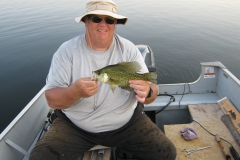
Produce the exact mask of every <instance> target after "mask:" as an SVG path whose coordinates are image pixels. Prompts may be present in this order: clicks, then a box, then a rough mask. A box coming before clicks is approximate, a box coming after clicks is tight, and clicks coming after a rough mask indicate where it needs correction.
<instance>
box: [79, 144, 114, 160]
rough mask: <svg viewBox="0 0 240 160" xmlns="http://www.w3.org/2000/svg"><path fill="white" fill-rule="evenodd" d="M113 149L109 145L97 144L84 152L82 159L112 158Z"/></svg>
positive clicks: (106, 159)
mask: <svg viewBox="0 0 240 160" xmlns="http://www.w3.org/2000/svg"><path fill="white" fill-rule="evenodd" d="M111 150H112V149H111V148H109V147H106V146H101V145H96V146H94V147H93V148H91V149H90V150H89V151H87V152H85V153H84V157H83V159H82V160H110V158H111Z"/></svg>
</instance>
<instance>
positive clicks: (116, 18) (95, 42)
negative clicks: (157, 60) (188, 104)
mask: <svg viewBox="0 0 240 160" xmlns="http://www.w3.org/2000/svg"><path fill="white" fill-rule="evenodd" d="M86 9H87V11H86V14H85V15H83V16H82V17H78V18H76V19H75V20H76V21H77V22H81V21H83V22H84V23H85V27H86V33H85V34H84V35H81V36H77V37H75V38H73V39H71V40H69V41H67V42H65V43H64V44H62V45H61V47H60V48H59V49H58V50H57V52H56V53H55V54H54V56H53V59H52V63H51V68H50V71H49V74H48V77H47V80H46V92H45V95H46V99H47V102H48V104H49V106H50V107H52V108H54V109H56V110H55V111H56V115H57V118H56V119H55V120H54V122H53V124H52V125H51V127H50V129H49V131H47V132H46V134H45V135H44V136H43V138H42V139H41V140H40V141H39V142H38V143H37V144H36V146H35V148H34V149H33V151H32V153H31V155H30V159H31V160H35V159H44V160H47V159H49V160H54V159H66V160H69V159H81V157H82V156H83V153H84V152H85V151H87V150H89V149H90V148H92V147H93V146H95V145H97V144H100V145H104V146H109V147H118V150H120V151H124V152H126V153H131V154H132V155H133V156H134V157H135V158H137V159H141V160H159V159H169V160H170V159H171V160H173V159H175V156H176V150H175V147H174V145H173V144H172V143H171V142H170V140H169V139H168V138H167V137H166V136H165V135H164V134H163V133H162V132H161V131H160V129H159V128H158V127H157V126H156V125H155V124H154V123H152V122H151V120H150V119H149V118H148V117H147V116H146V115H145V114H144V112H143V104H148V103H151V102H153V101H154V100H155V98H156V96H157V94H158V88H157V86H156V85H155V84H153V83H149V82H148V81H141V80H131V81H130V82H129V83H130V87H131V88H133V89H134V92H129V91H126V90H123V89H121V88H116V89H115V91H114V93H112V91H111V90H110V87H109V86H108V85H106V84H103V83H99V82H97V81H92V80H91V78H90V77H91V74H92V71H94V70H98V69H100V68H102V67H105V66H107V65H110V64H116V63H119V62H123V61H124V62H129V61H138V62H139V64H140V65H141V66H142V69H141V72H142V73H145V72H148V70H147V67H146V65H145V63H144V60H143V58H142V56H141V53H140V52H139V50H138V49H137V48H136V46H135V45H134V44H132V43H131V42H130V41H128V40H126V39H124V38H122V37H120V36H119V35H117V34H115V33H114V32H115V26H116V24H125V23H126V22H127V17H124V16H121V15H118V14H116V11H117V6H116V4H115V3H114V2H113V1H111V0H92V1H89V2H88V3H87V5H86Z"/></svg>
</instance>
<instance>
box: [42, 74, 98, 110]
mask: <svg viewBox="0 0 240 160" xmlns="http://www.w3.org/2000/svg"><path fill="white" fill-rule="evenodd" d="M97 91H98V84H97V81H92V80H91V78H80V79H78V80H77V81H75V82H74V83H73V84H72V85H71V86H69V87H66V88H52V89H49V90H46V91H45V96H46V99H47V102H48V105H49V106H50V107H52V108H54V109H66V108H69V107H70V106H71V105H73V104H74V103H75V102H77V101H78V100H79V99H80V98H86V97H90V96H92V95H94V94H96V93H97Z"/></svg>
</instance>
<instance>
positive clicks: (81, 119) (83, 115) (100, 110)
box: [46, 34, 148, 133]
mask: <svg viewBox="0 0 240 160" xmlns="http://www.w3.org/2000/svg"><path fill="white" fill-rule="evenodd" d="M130 61H138V62H139V64H140V65H141V66H142V69H141V71H140V73H146V72H148V69H147V67H146V65H145V62H144V60H143V57H142V55H141V53H140V51H139V50H138V48H137V47H136V46H135V45H134V44H133V43H131V42H130V41H128V40H126V39H124V38H122V37H120V36H119V35H117V34H115V35H114V38H113V42H112V43H111V45H110V47H109V48H108V49H107V50H106V51H95V50H93V49H91V48H89V47H88V46H87V43H86V40H85V35H81V36H77V37H74V38H73V39H71V40H69V41H67V42H65V43H63V44H62V45H61V46H60V48H59V49H58V50H57V51H56V53H55V54H54V56H53V59H52V63H51V67H50V70H49V74H48V76H47V79H46V90H48V89H51V88H56V87H68V86H70V85H72V84H73V83H74V82H75V81H76V80H77V79H79V78H84V77H91V75H92V71H95V70H98V69H100V68H103V67H105V66H107V65H111V64H116V63H119V62H130ZM96 63H97V65H96ZM98 67H99V68H98ZM98 84H99V90H98V92H97V93H96V94H95V95H94V96H91V97H89V98H80V99H79V100H78V101H77V102H76V103H75V104H73V105H72V106H71V107H70V108H67V109H64V110H62V111H63V113H65V114H66V116H67V117H68V118H69V119H70V120H71V121H72V122H73V123H74V124H75V125H77V126H78V127H80V128H82V129H84V130H86V131H89V132H93V133H97V132H105V131H111V130H115V129H118V128H120V127H122V126H123V125H124V124H126V123H127V122H128V121H129V120H130V118H131V117H132V115H133V112H134V109H135V108H136V106H137V100H136V98H135V93H134V92H129V91H126V90H123V89H121V88H119V87H116V89H115V91H114V93H113V92H112V91H111V89H110V86H109V85H108V84H105V83H101V82H98ZM96 104H97V105H96Z"/></svg>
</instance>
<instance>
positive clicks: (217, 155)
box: [164, 103, 240, 160]
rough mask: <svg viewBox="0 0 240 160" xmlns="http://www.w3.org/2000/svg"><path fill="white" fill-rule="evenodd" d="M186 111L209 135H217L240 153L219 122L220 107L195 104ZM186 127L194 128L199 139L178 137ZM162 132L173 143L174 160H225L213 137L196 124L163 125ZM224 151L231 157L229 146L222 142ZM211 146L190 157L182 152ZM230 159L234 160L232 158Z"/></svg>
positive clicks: (224, 127) (224, 126)
mask: <svg viewBox="0 0 240 160" xmlns="http://www.w3.org/2000/svg"><path fill="white" fill-rule="evenodd" d="M188 109H189V112H190V115H191V117H192V119H194V120H195V121H197V122H199V123H200V124H201V125H202V126H204V127H205V128H206V129H207V130H208V131H210V132H211V133H213V134H214V135H215V134H218V135H219V137H221V138H223V139H225V140H227V141H228V142H229V143H231V144H232V145H233V147H234V148H235V150H236V151H240V146H239V145H238V143H237V142H236V141H235V140H234V138H233V136H232V134H231V132H230V131H229V129H228V128H227V127H226V125H225V124H224V123H223V122H222V121H221V116H222V115H223V114H224V113H223V111H222V110H221V108H220V106H219V105H218V104H217V103H216V104H196V105H188ZM186 127H191V128H194V129H195V131H196V132H197V134H198V136H199V138H198V139H194V140H191V141H187V140H185V139H184V138H183V137H182V136H181V135H180V130H183V129H185V128H186ZM164 131H165V134H166V136H167V137H168V138H169V139H170V140H171V141H172V142H173V143H174V145H175V146H176V149H177V158H176V160H183V159H194V160H195V159H198V160H201V159H211V160H225V159H226V158H225V155H224V154H223V151H222V149H221V148H220V145H219V144H218V143H217V141H216V140H215V137H214V136H212V135H211V134H209V133H208V132H207V131H205V130H204V129H203V128H202V127H201V126H200V125H199V124H197V123H196V122H194V121H193V122H192V123H186V124H172V125H164ZM222 143H223V145H224V148H225V151H226V152H227V153H228V154H229V155H231V153H230V150H229V147H230V145H229V144H227V143H226V142H224V141H222ZM206 146H211V148H207V149H204V150H200V151H197V152H194V153H192V154H191V155H186V152H182V149H183V148H186V149H188V150H190V149H194V148H201V147H206ZM232 159H234V158H233V157H232Z"/></svg>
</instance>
